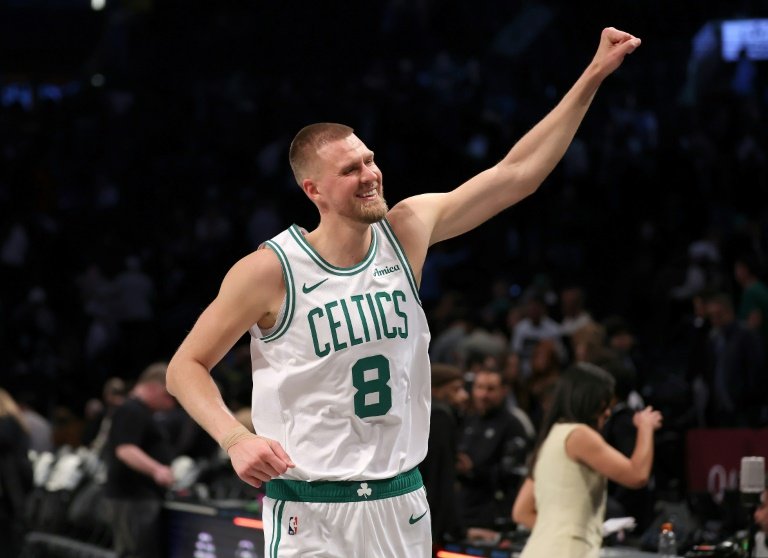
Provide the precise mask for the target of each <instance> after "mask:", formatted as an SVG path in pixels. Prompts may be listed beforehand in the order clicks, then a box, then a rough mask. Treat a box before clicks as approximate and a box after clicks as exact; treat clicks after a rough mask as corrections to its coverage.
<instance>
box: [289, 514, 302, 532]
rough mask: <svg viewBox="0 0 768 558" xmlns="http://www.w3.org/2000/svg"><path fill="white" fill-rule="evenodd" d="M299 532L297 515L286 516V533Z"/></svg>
mask: <svg viewBox="0 0 768 558" xmlns="http://www.w3.org/2000/svg"><path fill="white" fill-rule="evenodd" d="M298 532H299V516H297V515H296V516H293V517H289V518H288V534H289V535H295V534H296V533H298Z"/></svg>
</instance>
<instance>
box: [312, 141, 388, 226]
mask: <svg viewBox="0 0 768 558" xmlns="http://www.w3.org/2000/svg"><path fill="white" fill-rule="evenodd" d="M310 175H311V176H310V177H308V178H305V179H304V180H303V181H302V187H303V188H304V191H305V192H306V193H307V195H308V196H309V197H310V198H311V199H312V200H313V201H314V202H315V204H316V205H317V206H318V208H319V209H320V213H321V214H328V213H332V214H337V215H339V216H341V217H344V218H347V219H349V220H352V221H354V222H359V223H366V224H370V223H375V222H376V221H380V220H381V219H383V218H384V216H385V215H386V214H387V211H388V208H387V202H386V201H385V200H384V197H383V195H382V176H381V171H380V170H379V167H377V166H376V163H375V162H374V160H373V151H371V150H370V149H368V148H367V147H366V146H365V144H364V143H363V142H362V141H361V140H360V138H358V137H357V136H356V135H354V134H350V135H349V136H347V137H345V138H343V139H340V140H335V141H331V142H328V143H326V144H324V145H322V146H321V147H320V148H319V149H318V150H317V152H316V157H315V158H314V161H313V165H312V169H311V172H310Z"/></svg>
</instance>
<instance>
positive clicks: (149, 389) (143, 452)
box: [104, 362, 175, 558]
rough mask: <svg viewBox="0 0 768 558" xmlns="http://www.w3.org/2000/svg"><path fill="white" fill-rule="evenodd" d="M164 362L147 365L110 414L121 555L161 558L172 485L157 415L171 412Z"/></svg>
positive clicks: (111, 480)
mask: <svg viewBox="0 0 768 558" xmlns="http://www.w3.org/2000/svg"><path fill="white" fill-rule="evenodd" d="M166 367H167V365H166V364H165V363H160V362H158V363H154V364H151V365H150V366H148V367H147V368H146V369H145V370H144V372H142V374H141V376H139V379H138V382H137V383H136V387H135V388H134V389H133V391H132V392H131V394H130V396H129V397H128V399H127V400H126V401H125V403H123V405H121V406H120V407H119V408H118V409H117V410H116V411H115V414H114V416H113V418H112V426H111V428H110V430H109V437H108V440H107V450H106V463H107V482H106V484H105V487H104V489H105V495H106V497H107V498H108V499H109V504H110V507H111V514H112V517H111V520H112V526H113V536H114V547H115V551H116V552H117V555H118V557H119V558H159V557H160V556H162V553H161V550H160V541H161V530H160V525H159V518H160V507H161V504H162V495H163V489H165V488H168V487H170V486H171V484H172V483H173V475H172V473H171V469H170V467H169V466H168V464H169V463H170V459H171V448H170V445H169V443H168V440H167V439H166V437H165V434H164V432H163V431H162V430H161V429H160V428H159V426H158V424H157V423H156V422H155V420H154V419H153V415H154V413H155V412H158V411H167V410H170V409H171V408H172V407H173V406H174V403H175V400H174V398H173V397H172V396H171V395H170V394H169V393H168V391H167V390H166V389H165V373H166Z"/></svg>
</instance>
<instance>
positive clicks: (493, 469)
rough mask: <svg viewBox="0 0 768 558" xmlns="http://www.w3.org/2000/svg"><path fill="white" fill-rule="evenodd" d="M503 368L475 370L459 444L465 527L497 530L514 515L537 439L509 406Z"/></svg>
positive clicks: (461, 501)
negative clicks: (499, 520) (530, 434)
mask: <svg viewBox="0 0 768 558" xmlns="http://www.w3.org/2000/svg"><path fill="white" fill-rule="evenodd" d="M506 396H507V387H506V385H505V384H504V382H503V379H502V376H501V373H500V372H499V371H498V370H491V369H487V368H486V369H484V370H480V371H478V372H477V373H476V374H475V379H474V382H473V384H472V398H471V412H470V413H469V414H468V415H467V417H466V420H465V423H464V428H463V432H462V436H461V442H460V444H459V462H458V473H459V474H458V478H459V482H460V487H461V488H460V490H459V504H460V509H461V513H462V516H463V522H464V524H465V525H469V526H472V527H482V528H488V529H493V528H495V527H497V519H500V518H508V517H509V510H511V509H512V503H513V502H514V500H515V496H516V495H517V489H518V488H519V485H520V483H521V480H522V478H523V477H524V476H525V470H524V466H525V462H526V459H527V456H528V452H529V451H530V449H531V447H532V444H533V440H532V439H531V438H530V437H529V435H528V433H527V431H526V429H525V427H524V426H523V424H522V422H520V419H518V418H517V417H515V416H514V415H513V414H512V413H510V412H509V410H508V409H507V407H506V405H505V402H506Z"/></svg>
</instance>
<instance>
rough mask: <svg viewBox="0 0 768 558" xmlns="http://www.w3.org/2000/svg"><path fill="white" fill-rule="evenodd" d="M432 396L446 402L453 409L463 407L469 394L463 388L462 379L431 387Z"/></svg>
mask: <svg viewBox="0 0 768 558" xmlns="http://www.w3.org/2000/svg"><path fill="white" fill-rule="evenodd" d="M432 398H433V399H435V400H437V401H442V402H443V403H447V404H448V405H450V406H451V407H453V408H455V409H464V407H466V405H467V401H468V400H469V394H468V393H467V390H466V389H464V380H461V379H459V380H453V381H451V382H448V383H447V384H444V385H442V386H440V387H438V388H433V389H432Z"/></svg>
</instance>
